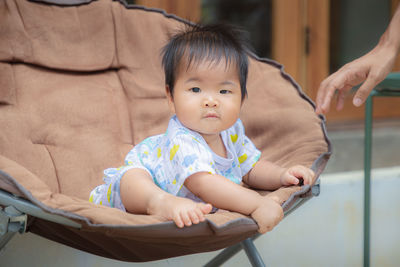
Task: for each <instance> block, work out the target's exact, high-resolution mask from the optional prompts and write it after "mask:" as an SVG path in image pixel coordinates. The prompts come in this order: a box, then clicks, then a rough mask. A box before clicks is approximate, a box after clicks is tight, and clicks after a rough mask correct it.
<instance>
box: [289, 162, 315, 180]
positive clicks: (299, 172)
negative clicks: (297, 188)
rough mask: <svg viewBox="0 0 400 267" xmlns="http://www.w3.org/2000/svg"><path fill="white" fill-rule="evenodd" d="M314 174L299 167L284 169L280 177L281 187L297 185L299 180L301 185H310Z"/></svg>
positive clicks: (307, 169)
mask: <svg viewBox="0 0 400 267" xmlns="http://www.w3.org/2000/svg"><path fill="white" fill-rule="evenodd" d="M314 176H315V174H314V172H313V171H312V170H311V169H309V168H306V167H304V166H301V165H295V166H293V167H290V168H288V169H286V170H285V171H284V172H283V173H282V175H281V184H282V185H297V184H299V183H300V180H301V179H302V180H303V184H305V185H306V184H311V182H312V180H313V178H314Z"/></svg>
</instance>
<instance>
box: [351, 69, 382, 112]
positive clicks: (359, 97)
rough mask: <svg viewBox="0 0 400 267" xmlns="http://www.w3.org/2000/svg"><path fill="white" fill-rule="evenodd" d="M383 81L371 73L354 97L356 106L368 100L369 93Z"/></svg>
mask: <svg viewBox="0 0 400 267" xmlns="http://www.w3.org/2000/svg"><path fill="white" fill-rule="evenodd" d="M379 82H381V79H379V78H377V76H376V75H373V74H369V75H368V77H367V79H366V80H365V82H364V83H363V84H362V85H361V87H360V88H359V89H358V90H357V92H356V94H355V95H354V98H353V105H354V106H356V107H359V106H361V105H362V104H363V103H364V102H365V100H367V98H368V96H369V94H370V93H371V91H372V89H374V87H375V86H376V85H377V84H378V83H379Z"/></svg>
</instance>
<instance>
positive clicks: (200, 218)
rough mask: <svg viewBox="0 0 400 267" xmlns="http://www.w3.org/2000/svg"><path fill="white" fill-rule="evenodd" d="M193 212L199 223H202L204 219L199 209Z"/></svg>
mask: <svg viewBox="0 0 400 267" xmlns="http://www.w3.org/2000/svg"><path fill="white" fill-rule="evenodd" d="M194 212H196V215H197V218H199V220H200V222H204V220H205V217H204V214H203V212H202V211H201V210H200V209H199V208H197V209H195V210H194Z"/></svg>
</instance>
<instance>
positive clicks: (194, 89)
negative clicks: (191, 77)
mask: <svg viewBox="0 0 400 267" xmlns="http://www.w3.org/2000/svg"><path fill="white" fill-rule="evenodd" d="M189 90H190V91H192V92H193V93H200V88H199V87H193V88H190V89H189Z"/></svg>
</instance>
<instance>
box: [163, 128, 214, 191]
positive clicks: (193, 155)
mask: <svg viewBox="0 0 400 267" xmlns="http://www.w3.org/2000/svg"><path fill="white" fill-rule="evenodd" d="M163 157H164V163H165V169H164V170H165V172H166V173H165V177H166V179H167V180H166V181H162V183H163V185H164V186H165V190H166V191H167V192H169V193H171V194H173V195H177V193H178V192H179V190H180V189H181V188H182V186H183V184H184V182H185V180H186V178H188V177H189V176H190V175H192V174H195V173H197V172H208V173H211V174H215V173H216V172H215V170H214V168H213V165H214V164H215V163H214V160H213V158H212V154H211V151H210V149H209V148H208V146H206V145H205V144H204V143H203V142H202V141H200V140H198V139H197V138H196V137H194V136H192V135H190V134H182V135H178V136H175V137H174V138H173V139H172V140H170V142H168V145H167V146H166V150H165V152H164V155H163ZM164 186H162V187H164Z"/></svg>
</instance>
